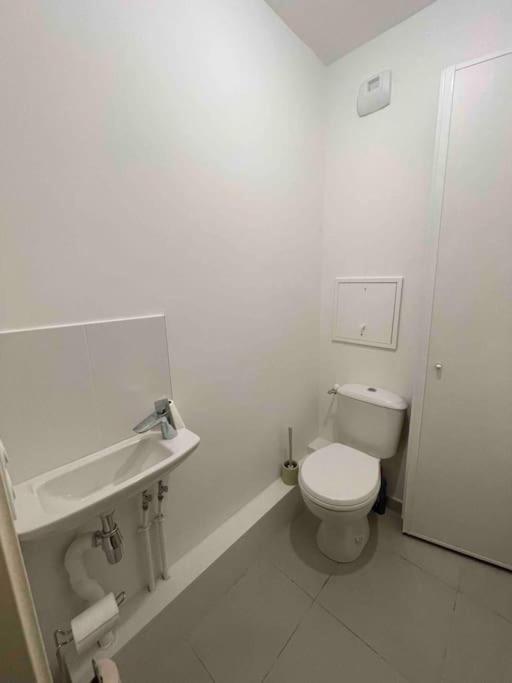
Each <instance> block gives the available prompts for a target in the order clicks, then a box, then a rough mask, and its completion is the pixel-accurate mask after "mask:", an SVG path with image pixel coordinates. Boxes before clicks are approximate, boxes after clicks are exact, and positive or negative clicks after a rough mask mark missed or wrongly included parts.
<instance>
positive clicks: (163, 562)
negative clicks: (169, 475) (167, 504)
mask: <svg viewBox="0 0 512 683" xmlns="http://www.w3.org/2000/svg"><path fill="white" fill-rule="evenodd" d="M168 490H169V487H168V486H167V485H166V484H164V482H163V481H162V480H160V481H159V482H158V509H157V515H156V517H155V520H156V522H157V529H158V549H159V555H160V574H161V576H162V579H163V580H164V581H167V580H168V579H169V566H168V564H167V548H166V545H165V534H164V520H165V516H164V513H163V505H164V496H165V494H166V493H167V491H168Z"/></svg>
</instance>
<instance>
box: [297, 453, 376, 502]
mask: <svg viewBox="0 0 512 683" xmlns="http://www.w3.org/2000/svg"><path fill="white" fill-rule="evenodd" d="M299 481H300V487H301V489H302V491H303V492H304V493H305V494H306V495H307V496H309V498H311V500H312V501H313V502H314V503H316V504H317V505H319V506H320V507H323V508H326V509H328V510H339V511H340V512H341V511H344V510H357V509H358V508H362V507H364V506H365V505H367V504H368V503H369V502H370V501H372V499H375V497H376V496H377V494H378V492H379V488H380V461H379V460H378V459H377V458H373V457H372V456H371V455H368V454H367V453H363V452H362V451H358V450H356V449H355V448H351V447H350V446H345V445H344V444H340V443H333V444H330V445H329V446H326V447H325V448H320V449H319V450H318V451H316V452H315V453H312V454H311V455H309V456H308V457H307V458H306V459H305V460H304V462H303V464H302V467H301V469H300V476H299Z"/></svg>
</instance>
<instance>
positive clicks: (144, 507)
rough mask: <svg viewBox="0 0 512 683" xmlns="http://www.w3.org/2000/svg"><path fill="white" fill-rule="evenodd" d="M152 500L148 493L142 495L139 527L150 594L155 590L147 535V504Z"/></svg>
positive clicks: (148, 528) (148, 522)
mask: <svg viewBox="0 0 512 683" xmlns="http://www.w3.org/2000/svg"><path fill="white" fill-rule="evenodd" d="M152 500H153V496H152V494H151V493H150V492H149V491H147V490H146V491H144V492H143V493H142V522H141V525H140V527H139V533H140V534H141V535H142V541H143V543H144V555H145V556H146V570H147V575H148V591H149V592H150V593H152V592H153V591H154V590H155V569H154V566H153V552H152V549H151V537H150V534H149V531H150V528H151V522H150V521H149V504H150V503H151V501H152Z"/></svg>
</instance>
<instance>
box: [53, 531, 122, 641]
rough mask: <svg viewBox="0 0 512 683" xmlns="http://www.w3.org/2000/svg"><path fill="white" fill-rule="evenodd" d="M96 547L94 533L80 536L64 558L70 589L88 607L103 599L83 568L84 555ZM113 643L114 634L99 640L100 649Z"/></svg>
mask: <svg viewBox="0 0 512 683" xmlns="http://www.w3.org/2000/svg"><path fill="white" fill-rule="evenodd" d="M96 547H97V546H96V543H95V534H94V532H90V533H88V534H81V535H80V536H77V537H76V538H75V540H74V541H73V542H72V543H71V545H70V546H69V548H68V549H67V550H66V554H65V556H64V567H65V568H66V571H67V573H68V575H69V582H70V584H71V588H72V589H73V590H74V591H75V593H76V594H77V595H78V596H79V597H80V598H82V600H85V601H86V602H88V603H89V604H90V605H93V604H94V603H96V602H98V600H101V599H102V598H103V597H105V591H104V589H103V588H102V587H101V585H100V584H99V583H98V582H97V581H96V580H95V579H93V578H91V577H90V576H89V574H88V573H87V569H86V567H85V561H84V555H85V553H86V552H88V551H89V550H93V549H94V548H96ZM113 641H114V633H113V631H109V632H108V633H105V635H104V636H103V637H102V638H100V640H99V643H100V645H101V647H108V646H109V645H111V644H112V642H113Z"/></svg>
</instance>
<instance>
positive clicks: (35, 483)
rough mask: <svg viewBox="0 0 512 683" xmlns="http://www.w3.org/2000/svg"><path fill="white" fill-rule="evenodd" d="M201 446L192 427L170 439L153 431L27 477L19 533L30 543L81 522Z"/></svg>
mask: <svg viewBox="0 0 512 683" xmlns="http://www.w3.org/2000/svg"><path fill="white" fill-rule="evenodd" d="M198 445H199V437H198V436H197V435H196V434H194V433H193V432H191V431H189V430H188V429H179V430H178V434H177V436H176V437H175V438H174V439H170V440H162V439H161V438H160V434H156V433H154V432H151V433H147V434H144V435H142V436H135V437H132V438H131V439H127V440H126V441H122V442H120V443H118V444H115V445H114V446H110V447H109V448H106V449H104V450H102V451H98V452H97V453H93V454H92V455H88V456H87V457H85V458H81V459H80V460H76V461H75V462H72V463H70V464H68V465H64V466H63V467H59V468H57V469H55V470H52V471H50V472H46V473H45V474H42V475H39V476H37V477H34V478H33V479H29V480H28V481H24V482H23V483H21V484H19V485H17V486H16V487H15V493H16V517H17V519H16V530H17V532H18V536H19V537H20V539H21V540H22V541H24V540H25V541H26V540H31V539H34V538H39V537H41V536H43V535H45V534H47V533H49V532H53V531H56V530H57V529H59V530H62V529H73V528H76V527H77V526H80V525H81V524H83V523H84V522H86V521H87V520H88V519H89V518H90V517H93V516H95V515H97V514H101V513H103V512H106V511H108V510H111V509H112V507H113V504H114V502H115V501H116V500H118V499H119V498H126V497H127V496H131V495H134V494H137V493H139V492H140V491H143V490H144V489H145V488H147V487H148V486H149V485H150V484H152V483H154V482H155V481H157V480H158V479H160V478H162V476H164V475H165V474H167V473H168V472H169V471H170V470H172V469H174V467H176V466H177V465H178V464H179V463H180V462H181V461H182V460H184V459H185V458H186V457H187V456H188V455H190V453H192V452H193V451H194V450H195V449H196V448H197V446H198Z"/></svg>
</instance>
